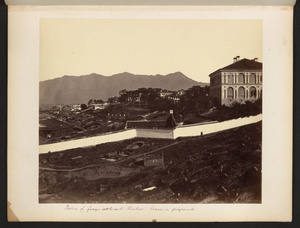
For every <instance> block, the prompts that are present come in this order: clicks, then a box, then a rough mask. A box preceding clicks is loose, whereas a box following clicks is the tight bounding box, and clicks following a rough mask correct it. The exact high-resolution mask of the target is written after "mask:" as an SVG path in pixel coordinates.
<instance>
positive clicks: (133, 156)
mask: <svg viewBox="0 0 300 228" xmlns="http://www.w3.org/2000/svg"><path fill="white" fill-rule="evenodd" d="M189 140H191V139H189ZM186 141H188V140H182V141H178V142H175V143H172V144H169V145H167V146H163V147H160V148H158V149H155V150H152V151H149V152H146V153H142V154H135V155H131V156H128V157H126V158H123V159H120V160H118V161H115V162H103V163H101V164H94V165H87V166H84V167H79V168H74V169H56V168H47V167H39V169H40V170H46V171H55V172H76V171H80V170H83V169H88V168H96V167H99V166H103V165H115V164H119V163H122V162H125V161H128V160H130V159H133V158H138V157H142V156H144V155H148V154H152V153H155V152H157V151H160V150H162V149H165V148H168V147H172V146H175V145H178V144H181V143H183V142H186Z"/></svg>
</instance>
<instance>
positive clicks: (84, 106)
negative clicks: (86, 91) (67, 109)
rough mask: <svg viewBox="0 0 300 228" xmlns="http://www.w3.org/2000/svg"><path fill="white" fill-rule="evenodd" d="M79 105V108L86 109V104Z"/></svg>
mask: <svg viewBox="0 0 300 228" xmlns="http://www.w3.org/2000/svg"><path fill="white" fill-rule="evenodd" d="M80 107H81V110H86V109H87V108H88V106H87V105H86V104H81V105H80Z"/></svg>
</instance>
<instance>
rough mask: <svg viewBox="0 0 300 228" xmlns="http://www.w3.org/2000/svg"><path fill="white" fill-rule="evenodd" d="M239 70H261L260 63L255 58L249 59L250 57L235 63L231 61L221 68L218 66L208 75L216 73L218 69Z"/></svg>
mask: <svg viewBox="0 0 300 228" xmlns="http://www.w3.org/2000/svg"><path fill="white" fill-rule="evenodd" d="M223 70H224V71H226V70H228V71H234V70H236V71H240V70H262V63H260V62H257V61H255V60H250V59H242V60H239V61H237V62H235V63H232V64H230V65H228V66H225V67H223V68H220V69H218V70H216V71H214V72H213V73H211V74H210V75H209V76H211V75H213V74H215V73H217V72H218V71H223Z"/></svg>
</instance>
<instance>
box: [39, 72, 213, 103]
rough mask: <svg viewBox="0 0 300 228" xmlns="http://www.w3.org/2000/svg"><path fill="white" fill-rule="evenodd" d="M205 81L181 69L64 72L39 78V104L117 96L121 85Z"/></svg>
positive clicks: (173, 85) (173, 86)
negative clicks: (108, 73)
mask: <svg viewBox="0 0 300 228" xmlns="http://www.w3.org/2000/svg"><path fill="white" fill-rule="evenodd" d="M195 85H199V86H205V85H208V83H202V82H197V81H194V80H192V79H190V78H188V77H187V76H185V75H184V74H183V73H181V72H175V73H171V74H167V75H159V74H158V75H154V76H152V75H151V76H149V75H135V74H131V73H128V72H124V73H120V74H115V75H112V76H103V75H100V74H95V73H93V74H89V75H83V76H63V77H60V78H55V79H51V80H47V81H41V82H40V104H76V103H78V104H81V103H87V102H88V101H89V100H90V99H92V98H93V99H102V100H107V98H109V97H112V96H117V95H118V94H119V91H120V90H122V89H126V90H136V89H138V88H149V87H151V88H162V89H168V90H173V91H176V90H179V89H188V88H190V87H192V86H195Z"/></svg>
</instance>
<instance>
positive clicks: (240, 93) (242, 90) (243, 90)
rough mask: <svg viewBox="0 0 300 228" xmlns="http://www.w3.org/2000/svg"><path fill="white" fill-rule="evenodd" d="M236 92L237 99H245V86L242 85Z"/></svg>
mask: <svg viewBox="0 0 300 228" xmlns="http://www.w3.org/2000/svg"><path fill="white" fill-rule="evenodd" d="M238 94H239V99H245V88H244V87H240V88H239V93H238Z"/></svg>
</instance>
